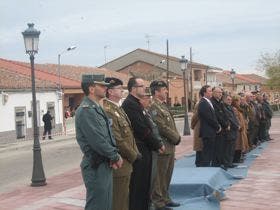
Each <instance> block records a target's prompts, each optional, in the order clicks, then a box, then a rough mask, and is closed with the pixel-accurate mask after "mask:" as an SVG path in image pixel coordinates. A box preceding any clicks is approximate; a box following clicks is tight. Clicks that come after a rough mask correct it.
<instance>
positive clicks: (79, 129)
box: [75, 96, 120, 210]
mask: <svg viewBox="0 0 280 210" xmlns="http://www.w3.org/2000/svg"><path fill="white" fill-rule="evenodd" d="M75 124H76V138H77V141H78V143H79V145H80V148H81V150H82V152H83V153H84V157H83V160H82V162H81V171H82V176H83V180H84V183H85V186H86V190H87V192H86V206H85V209H86V210H111V209H112V187H113V185H112V168H111V167H110V164H109V162H110V161H111V162H116V161H117V160H118V159H119V158H120V156H119V154H118V152H117V148H116V145H115V140H114V138H113V136H112V131H111V128H110V122H109V119H108V117H107V116H106V114H105V113H104V111H103V109H102V108H101V107H100V105H99V104H97V103H96V102H94V101H92V100H91V99H89V98H88V97H87V96H86V97H84V99H83V101H82V103H81V105H80V106H79V108H78V109H77V111H76V119H75Z"/></svg>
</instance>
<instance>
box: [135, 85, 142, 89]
mask: <svg viewBox="0 0 280 210" xmlns="http://www.w3.org/2000/svg"><path fill="white" fill-rule="evenodd" d="M133 87H136V88H138V87H144V85H134V86H133Z"/></svg>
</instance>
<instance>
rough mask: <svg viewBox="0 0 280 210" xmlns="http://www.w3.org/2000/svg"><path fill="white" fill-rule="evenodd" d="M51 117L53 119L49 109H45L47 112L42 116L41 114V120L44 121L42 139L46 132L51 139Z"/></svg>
mask: <svg viewBox="0 0 280 210" xmlns="http://www.w3.org/2000/svg"><path fill="white" fill-rule="evenodd" d="M52 119H53V117H52V116H51V114H50V111H47V113H46V114H44V116H43V122H44V133H43V140H45V137H46V134H47V133H48V136H49V139H52Z"/></svg>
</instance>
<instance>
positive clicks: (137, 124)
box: [122, 95, 163, 210]
mask: <svg viewBox="0 0 280 210" xmlns="http://www.w3.org/2000/svg"><path fill="white" fill-rule="evenodd" d="M122 107H123V109H124V111H125V112H126V114H127V116H128V118H129V120H130V122H131V125H132V129H133V134H134V137H135V140H136V145H137V147H138V150H139V152H140V153H141V154H142V159H141V160H137V161H135V162H134V163H133V172H132V174H131V180H130V195H129V209H130V210H148V208H149V204H150V187H151V171H152V151H153V150H154V151H157V150H158V149H159V148H161V147H162V145H163V143H162V141H159V140H158V139H157V137H156V136H155V135H154V133H153V127H152V126H151V122H150V119H149V116H148V114H147V113H146V112H145V110H144V108H143V107H142V105H141V104H140V102H139V99H137V98H135V97H134V96H132V95H128V96H127V98H126V99H125V100H124V102H123V104H122Z"/></svg>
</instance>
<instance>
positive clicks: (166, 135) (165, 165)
mask: <svg viewBox="0 0 280 210" xmlns="http://www.w3.org/2000/svg"><path fill="white" fill-rule="evenodd" d="M151 85H152V84H151ZM150 113H151V114H152V117H153V120H154V122H155V123H156V124H157V126H158V129H159V133H160V135H161V137H162V139H163V142H164V145H165V152H164V153H163V154H158V162H157V176H156V182H155V187H154V190H153V193H152V202H153V204H154V205H155V207H156V208H162V207H164V206H165V205H167V204H169V203H172V200H171V199H170V197H169V194H168V188H169V185H170V181H171V177H172V173H173V168H174V159H175V145H177V144H179V143H180V140H181V137H180V134H179V132H178V131H177V129H176V125H175V121H174V118H173V116H172V114H171V113H170V111H169V110H168V108H167V106H166V105H165V104H164V103H163V102H161V101H160V100H158V99H153V102H152V105H151V108H150Z"/></svg>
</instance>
